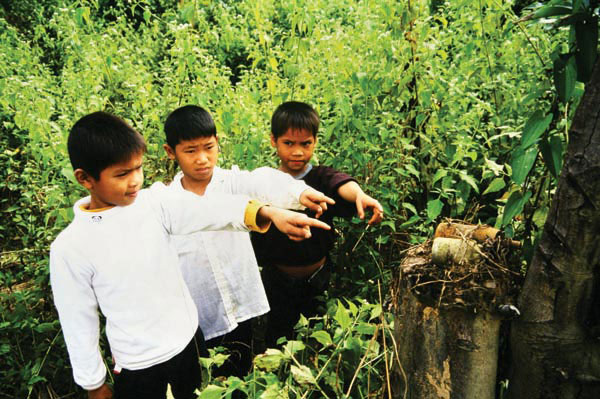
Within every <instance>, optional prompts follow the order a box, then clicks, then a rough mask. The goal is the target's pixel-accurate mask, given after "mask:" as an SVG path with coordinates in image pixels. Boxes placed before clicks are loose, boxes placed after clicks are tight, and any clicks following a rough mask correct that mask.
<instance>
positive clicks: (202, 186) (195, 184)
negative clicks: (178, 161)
mask: <svg viewBox="0 0 600 399" xmlns="http://www.w3.org/2000/svg"><path fill="white" fill-rule="evenodd" d="M211 180H212V176H211V177H210V179H209V180H206V181H198V180H194V179H190V178H189V177H188V176H186V175H183V177H182V178H181V185H182V186H183V188H184V190H186V191H191V192H192V193H194V194H198V195H204V193H205V192H206V187H208V184H209V183H210V181H211Z"/></svg>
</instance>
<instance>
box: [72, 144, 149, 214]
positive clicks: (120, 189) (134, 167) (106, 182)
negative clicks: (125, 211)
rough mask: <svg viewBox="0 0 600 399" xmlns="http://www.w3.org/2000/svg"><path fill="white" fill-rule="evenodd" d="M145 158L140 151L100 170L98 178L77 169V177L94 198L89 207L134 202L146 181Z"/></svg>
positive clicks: (97, 207)
mask: <svg viewBox="0 0 600 399" xmlns="http://www.w3.org/2000/svg"><path fill="white" fill-rule="evenodd" d="M143 159H144V154H143V153H139V154H135V155H132V156H131V158H129V160H127V161H124V162H120V163H116V164H113V165H110V166H109V167H107V168H105V169H104V170H102V172H100V178H99V179H98V180H96V179H94V178H93V177H92V176H89V175H88V174H87V173H85V172H84V171H83V170H81V169H77V170H76V171H75V177H76V178H77V180H78V181H79V183H81V184H82V185H83V186H84V187H85V188H86V189H87V190H88V191H89V192H90V196H91V198H92V199H91V201H90V206H89V209H90V210H92V209H99V208H107V207H111V206H127V205H131V204H133V202H134V201H135V198H136V197H137V194H138V192H139V191H140V189H141V188H142V184H143V183H144V172H143V171H142V161H143Z"/></svg>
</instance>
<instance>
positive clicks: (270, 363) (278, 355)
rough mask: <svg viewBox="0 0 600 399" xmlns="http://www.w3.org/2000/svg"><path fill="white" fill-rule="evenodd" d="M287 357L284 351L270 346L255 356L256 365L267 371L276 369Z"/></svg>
mask: <svg viewBox="0 0 600 399" xmlns="http://www.w3.org/2000/svg"><path fill="white" fill-rule="evenodd" d="M285 359H287V356H286V355H284V354H283V352H281V351H280V350H278V349H272V348H269V349H267V350H266V351H265V353H261V354H260V355H256V357H255V358H254V365H255V366H256V367H258V368H259V369H263V370H265V371H275V370H277V369H278V368H279V366H280V365H281V362H282V361H283V360H285Z"/></svg>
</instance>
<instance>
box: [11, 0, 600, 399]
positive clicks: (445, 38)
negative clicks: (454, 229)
mask: <svg viewBox="0 0 600 399" xmlns="http://www.w3.org/2000/svg"><path fill="white" fill-rule="evenodd" d="M172 3H173V2H170V1H166V0H145V1H144V0H128V1H125V0H80V1H74V2H66V1H64V0H44V1H41V2H38V1H32V0H27V1H20V2H9V1H3V2H2V4H3V7H2V8H0V57H1V59H2V60H3V62H2V63H0V77H1V80H0V122H1V124H0V133H1V134H0V142H1V152H0V165H1V168H0V193H1V196H0V212H1V213H2V224H1V225H0V237H1V242H2V244H1V248H0V249H1V251H2V254H1V258H0V281H1V283H2V288H1V291H0V313H1V317H2V319H1V320H0V328H1V334H0V397H22V398H25V397H27V398H30V397H64V396H68V395H70V396H68V397H79V396H80V395H81V390H80V389H78V388H77V387H76V386H75V385H74V383H73V382H72V376H71V370H70V368H69V362H68V357H67V354H66V349H65V346H64V342H63V339H62V334H61V331H60V325H59V323H58V321H57V316H56V313H55V310H54V308H53V305H52V300H51V294H50V290H49V284H48V258H47V255H48V248H49V244H50V243H51V242H52V240H53V239H54V237H55V236H56V234H57V233H58V232H59V231H60V230H61V229H63V228H64V227H65V226H66V225H67V224H68V222H69V220H70V218H71V216H72V211H71V206H72V204H73V202H74V201H75V200H76V199H78V198H79V197H80V196H82V195H84V191H83V190H82V189H81V188H80V187H78V185H77V184H76V183H75V181H74V178H73V174H72V170H71V167H70V164H69V161H68V157H67V154H66V140H65V139H66V136H67V134H68V130H69V128H70V126H71V125H72V124H73V123H74V122H75V121H76V120H77V119H78V118H79V117H81V116H82V115H84V114H86V113H89V112H92V111H95V110H99V109H104V110H108V111H110V112H113V113H115V114H117V115H119V116H122V117H124V118H126V119H127V120H128V121H130V122H131V123H132V125H133V126H135V127H136V128H137V129H138V130H139V131H140V132H141V133H142V134H143V135H144V136H145V138H146V140H147V142H148V154H147V156H146V161H145V162H146V163H145V166H144V168H145V174H146V181H147V183H149V182H152V181H154V180H167V179H168V177H169V176H170V175H171V174H172V173H173V169H174V168H173V165H170V164H169V163H168V160H167V158H166V156H165V154H164V153H163V150H162V144H163V141H164V139H163V133H162V123H163V122H164V119H165V117H166V115H167V114H168V113H169V111H170V110H173V109H174V108H176V107H177V106H179V105H183V104H187V103H193V104H198V105H201V106H204V107H205V108H207V109H208V110H210V112H211V113H212V115H213V117H214V118H215V120H216V123H217V128H218V132H219V137H220V143H221V149H222V154H221V164H222V165H225V166H228V165H232V164H237V165H239V166H240V167H243V168H255V167H257V166H261V165H275V157H274V153H273V151H272V149H271V147H270V145H269V136H268V127H269V118H270V115H271V113H272V111H273V110H274V108H275V107H276V106H277V105H278V104H279V103H281V102H282V101H284V100H289V99H298V100H302V101H306V102H309V103H311V104H313V105H314V106H315V108H316V109H317V110H318V112H319V114H320V116H321V119H322V128H321V131H320V137H319V145H318V149H317V151H316V157H317V159H318V161H319V162H320V163H324V164H328V165H332V166H334V167H336V168H338V169H341V170H344V171H346V172H348V173H350V174H353V175H354V176H356V177H357V178H358V179H359V180H360V182H361V185H362V186H363V187H364V188H365V190H366V191H368V192H369V193H371V194H372V195H373V196H375V197H376V198H378V199H379V200H380V201H381V202H382V204H383V205H384V207H385V209H386V219H385V221H384V222H383V223H382V224H381V225H380V226H378V227H376V228H371V229H369V230H368V231H367V230H365V224H364V223H363V222H361V221H359V220H353V221H350V222H342V223H340V231H341V235H340V239H339V245H338V248H337V249H336V253H335V256H336V259H337V265H338V273H337V274H336V278H335V284H334V287H333V289H332V291H331V292H330V296H331V298H332V300H331V301H330V302H329V309H328V314H327V316H326V317H325V318H323V319H322V320H320V321H319V322H318V323H317V324H316V325H315V326H312V325H311V326H310V328H309V326H308V324H307V323H305V322H304V323H301V324H302V326H299V328H300V329H299V333H300V338H301V341H294V342H291V343H288V346H287V347H286V349H285V350H284V351H275V350H270V351H268V352H267V353H266V354H263V355H261V356H260V357H259V358H258V359H257V361H256V367H255V372H254V373H253V374H252V375H250V376H249V377H248V378H247V380H246V381H240V380H237V379H233V378H230V379H229V380H227V381H225V382H223V381H210V380H208V379H207V383H208V384H210V385H209V386H208V388H206V390H205V391H204V392H203V394H202V395H203V396H202V397H204V398H213V397H215V398H216V397H221V395H225V394H227V392H229V391H231V390H233V389H236V388H238V389H243V390H246V391H247V392H249V393H251V396H252V397H259V396H260V395H263V396H261V397H265V398H276V397H307V395H310V394H311V392H312V393H314V397H322V396H328V397H342V396H343V395H344V394H348V395H352V397H368V396H369V395H371V397H380V396H381V395H382V392H384V391H385V389H386V381H387V373H386V365H389V364H391V363H392V362H393V361H394V353H393V351H391V350H390V349H387V350H384V348H385V347H386V345H384V339H388V340H389V339H390V335H388V332H389V330H390V328H391V327H392V325H391V323H392V321H391V318H389V317H388V315H387V313H386V311H385V310H386V309H385V292H386V287H387V285H386V284H387V282H388V279H389V274H390V270H391V269H392V268H394V267H395V266H396V265H397V264H398V262H399V260H400V258H401V250H402V249H404V248H406V247H407V246H408V245H410V244H412V243H416V242H420V241H422V240H423V239H424V238H426V237H427V236H429V235H430V233H431V232H432V229H433V227H434V223H436V221H439V220H440V218H442V217H451V218H460V219H463V218H464V219H469V220H473V221H475V222H482V223H488V224H492V225H495V226H497V227H500V228H502V229H504V230H505V231H506V233H507V234H508V235H509V236H515V237H517V238H519V239H523V240H525V242H526V244H527V245H526V248H531V246H532V245H533V242H534V240H535V238H536V237H537V235H538V232H539V230H540V227H541V226H542V224H543V222H544V220H545V216H546V213H547V209H548V200H549V195H550V194H551V192H552V190H553V189H554V184H555V179H556V177H557V175H558V171H560V164H561V157H562V151H563V147H564V142H565V132H566V130H567V128H568V125H569V121H570V119H571V117H572V114H573V110H574V109H575V106H576V104H577V102H578V100H579V98H580V96H581V94H582V92H583V88H584V86H583V85H582V84H580V83H575V78H574V77H573V74H574V73H575V72H574V68H575V66H574V61H572V60H573V59H574V57H572V54H571V52H572V49H571V48H570V47H569V46H570V45H572V43H573V40H571V41H569V39H568V36H569V28H568V27H566V28H563V29H548V28H552V27H553V25H550V24H548V23H545V21H544V20H542V21H541V23H540V21H539V20H534V21H519V19H520V18H521V17H522V16H523V15H527V14H528V13H529V12H530V10H528V9H527V8H525V9H524V7H525V6H527V3H528V2H522V1H515V2H511V1H505V2H500V1H496V0H478V1H468V0H456V1H452V2H446V3H444V2H442V1H434V0H431V1H424V0H421V1H418V0H417V1H408V2H398V1H393V0H379V1H372V0H371V1H366V0H365V1H354V0H315V1H304V0H294V1H275V0H257V1H229V0H221V1H210V0H207V1H198V0H193V1H192V0H189V1H179V2H178V4H177V5H173V4H172ZM568 3H570V2H568ZM575 3H577V2H575ZM596 33H597V32H596ZM569 54H571V55H569ZM555 84H556V87H557V88H558V90H556V89H555ZM526 259H527V257H526ZM526 259H525V260H526ZM379 283H380V284H381V285H382V292H383V294H384V295H383V299H382V297H381V296H380V294H379V292H378V289H377V288H378V284H379ZM341 293H343V296H344V297H345V298H346V299H341V300H337V299H335V298H338V297H340V298H341ZM218 359H219V357H218V356H217V357H215V358H214V359H213V360H215V361H218ZM208 362H210V361H208Z"/></svg>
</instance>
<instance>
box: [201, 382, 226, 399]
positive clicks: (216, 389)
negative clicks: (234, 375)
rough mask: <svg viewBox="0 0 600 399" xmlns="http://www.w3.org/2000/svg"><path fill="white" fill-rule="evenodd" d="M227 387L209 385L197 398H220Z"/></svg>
mask: <svg viewBox="0 0 600 399" xmlns="http://www.w3.org/2000/svg"><path fill="white" fill-rule="evenodd" d="M226 390H227V388H225V387H220V386H218V385H209V386H207V387H206V388H204V389H203V390H202V392H200V396H198V399H220V398H221V396H222V394H223V393H225V391H226Z"/></svg>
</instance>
